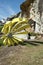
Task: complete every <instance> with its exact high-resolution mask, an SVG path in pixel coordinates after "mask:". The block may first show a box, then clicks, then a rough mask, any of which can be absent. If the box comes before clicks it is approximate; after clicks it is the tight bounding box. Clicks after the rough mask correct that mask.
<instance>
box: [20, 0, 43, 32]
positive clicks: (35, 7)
mask: <svg viewBox="0 0 43 65" xmlns="http://www.w3.org/2000/svg"><path fill="white" fill-rule="evenodd" d="M20 9H21V12H22V16H23V17H28V18H29V17H30V18H32V20H34V21H36V32H39V31H40V33H43V0H26V1H25V2H23V3H22V4H21V5H20ZM38 24H39V25H38Z"/></svg>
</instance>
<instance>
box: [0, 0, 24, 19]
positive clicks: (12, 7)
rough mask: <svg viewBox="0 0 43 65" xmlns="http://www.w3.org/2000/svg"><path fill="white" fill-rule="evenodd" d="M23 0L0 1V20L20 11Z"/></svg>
mask: <svg viewBox="0 0 43 65" xmlns="http://www.w3.org/2000/svg"><path fill="white" fill-rule="evenodd" d="M24 1H25V0H0V19H2V18H6V17H8V16H10V15H13V14H16V13H18V12H19V11H20V4H21V3H22V2H24Z"/></svg>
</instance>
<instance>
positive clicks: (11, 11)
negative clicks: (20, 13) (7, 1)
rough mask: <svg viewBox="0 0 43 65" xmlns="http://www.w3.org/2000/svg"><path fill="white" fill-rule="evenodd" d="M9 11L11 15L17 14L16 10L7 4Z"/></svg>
mask: <svg viewBox="0 0 43 65" xmlns="http://www.w3.org/2000/svg"><path fill="white" fill-rule="evenodd" d="M7 11H8V12H9V14H10V15H13V14H16V13H15V11H14V10H13V9H12V8H11V7H10V6H7Z"/></svg>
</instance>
